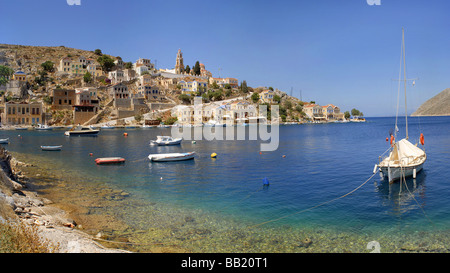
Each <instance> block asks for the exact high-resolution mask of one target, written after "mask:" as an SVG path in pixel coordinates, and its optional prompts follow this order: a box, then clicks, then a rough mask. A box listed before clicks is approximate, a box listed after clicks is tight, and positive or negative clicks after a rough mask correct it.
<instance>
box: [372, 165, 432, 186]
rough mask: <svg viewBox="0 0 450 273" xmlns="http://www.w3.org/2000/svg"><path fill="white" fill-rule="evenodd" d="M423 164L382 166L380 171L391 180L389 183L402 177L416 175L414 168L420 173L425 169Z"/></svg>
mask: <svg viewBox="0 0 450 273" xmlns="http://www.w3.org/2000/svg"><path fill="white" fill-rule="evenodd" d="M423 164H424V163H422V164H419V165H416V166H410V167H380V171H381V173H382V174H383V177H384V178H385V179H387V180H388V181H389V183H392V182H395V181H397V180H400V178H402V177H405V178H407V177H411V176H414V170H416V171H415V173H416V174H418V173H419V172H420V171H421V170H422V169H423Z"/></svg>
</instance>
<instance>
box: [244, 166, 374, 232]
mask: <svg viewBox="0 0 450 273" xmlns="http://www.w3.org/2000/svg"><path fill="white" fill-rule="evenodd" d="M378 171H379V170H377V171H376V172H375V173H374V174H372V175H371V176H370V177H369V179H367V180H366V181H365V182H364V183H362V184H361V185H359V186H358V187H356V188H355V189H353V190H351V191H350V192H348V193H346V194H344V195H341V196H339V197H336V198H334V199H331V200H328V201H326V202H323V203H320V204H318V205H315V206H313V207H310V208H307V209H303V210H300V211H297V212H294V213H291V214H288V215H284V216H281V217H278V218H276V219H272V220H268V221H265V222H262V223H259V224H256V225H253V226H250V227H249V228H255V227H259V226H262V225H265V224H268V223H272V222H276V221H279V220H281V219H284V218H287V217H290V216H293V215H296V214H300V213H303V212H307V211H309V210H312V209H315V208H318V207H321V206H324V205H326V204H329V203H331V202H334V201H337V200H339V199H342V198H344V197H346V196H349V195H350V194H352V193H354V192H355V191H357V190H359V189H360V188H361V187H362V186H364V185H365V184H366V183H367V182H369V181H370V180H371V179H372V178H373V177H374V176H375V174H377V173H378Z"/></svg>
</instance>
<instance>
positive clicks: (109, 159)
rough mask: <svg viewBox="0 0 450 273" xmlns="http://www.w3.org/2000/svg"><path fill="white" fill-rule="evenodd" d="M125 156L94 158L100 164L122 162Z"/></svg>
mask: <svg viewBox="0 0 450 273" xmlns="http://www.w3.org/2000/svg"><path fill="white" fill-rule="evenodd" d="M124 162H125V158H123V157H100V158H97V159H95V163H96V164H98V165H100V164H119V163H124Z"/></svg>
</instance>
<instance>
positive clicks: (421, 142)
mask: <svg viewBox="0 0 450 273" xmlns="http://www.w3.org/2000/svg"><path fill="white" fill-rule="evenodd" d="M420 144H422V146H423V145H425V138H424V137H423V134H422V133H421V134H420Z"/></svg>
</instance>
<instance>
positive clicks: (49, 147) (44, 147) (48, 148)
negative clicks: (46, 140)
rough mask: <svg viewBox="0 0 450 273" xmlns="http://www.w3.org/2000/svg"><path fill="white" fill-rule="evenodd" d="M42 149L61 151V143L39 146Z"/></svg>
mask: <svg viewBox="0 0 450 273" xmlns="http://www.w3.org/2000/svg"><path fill="white" fill-rule="evenodd" d="M41 149H42V151H61V149H62V145H53V146H41Z"/></svg>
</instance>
